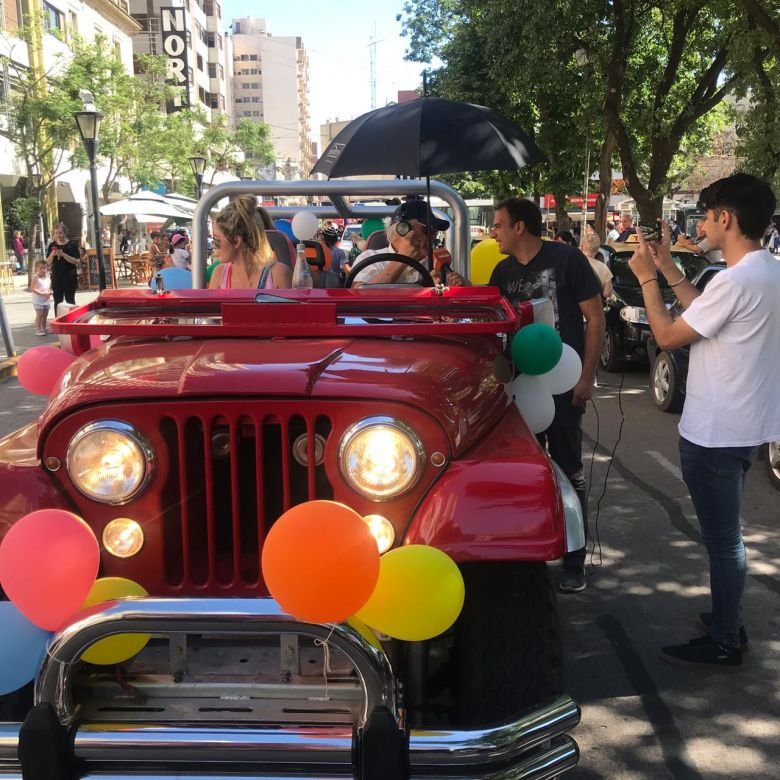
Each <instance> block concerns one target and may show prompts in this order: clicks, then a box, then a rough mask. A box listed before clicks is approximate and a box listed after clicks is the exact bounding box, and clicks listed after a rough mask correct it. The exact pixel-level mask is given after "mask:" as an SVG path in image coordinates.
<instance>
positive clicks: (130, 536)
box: [103, 517, 144, 558]
mask: <svg viewBox="0 0 780 780" xmlns="http://www.w3.org/2000/svg"><path fill="white" fill-rule="evenodd" d="M143 546H144V532H143V529H142V528H141V526H140V525H138V523H136V522H135V520H131V519H130V518H129V517H117V518H116V520H112V521H111V522H110V523H109V524H108V525H107V526H106V527H105V528H104V529H103V547H105V548H106V550H108V552H110V553H111V555H115V556H116V557H117V558H132V556H133V555H135V554H136V553H138V552H140V551H141V548H142V547H143Z"/></svg>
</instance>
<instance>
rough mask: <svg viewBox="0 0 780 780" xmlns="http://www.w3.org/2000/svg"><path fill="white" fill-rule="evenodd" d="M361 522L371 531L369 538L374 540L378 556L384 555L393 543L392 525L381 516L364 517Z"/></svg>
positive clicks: (393, 530)
mask: <svg viewBox="0 0 780 780" xmlns="http://www.w3.org/2000/svg"><path fill="white" fill-rule="evenodd" d="M363 521H364V522H365V523H366V525H367V526H368V530H369V531H371V536H373V537H374V539H376V546H377V548H378V549H379V554H380V555H381V554H382V553H386V552H387V551H388V550H389V549H390V548H391V547H392V546H393V542H394V541H395V529H394V528H393V524H392V523H391V522H390V521H389V520H388V519H387V518H386V517H384V516H383V515H366V516H365V517H364V518H363Z"/></svg>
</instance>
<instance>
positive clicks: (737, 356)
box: [629, 173, 780, 671]
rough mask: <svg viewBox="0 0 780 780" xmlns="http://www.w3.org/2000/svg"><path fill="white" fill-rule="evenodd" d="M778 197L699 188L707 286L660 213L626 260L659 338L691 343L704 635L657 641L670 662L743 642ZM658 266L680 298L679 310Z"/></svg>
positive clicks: (778, 366)
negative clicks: (715, 255)
mask: <svg viewBox="0 0 780 780" xmlns="http://www.w3.org/2000/svg"><path fill="white" fill-rule="evenodd" d="M775 204H776V199H775V195H774V193H773V192H772V190H771V188H770V187H769V185H768V184H766V182H763V181H761V180H760V179H757V178H755V177H754V176H749V175H748V174H745V173H738V174H735V175H734V176H729V177H727V178H725V179H720V180H718V181H716V182H715V183H713V184H711V185H710V186H709V187H707V188H706V189H705V190H703V192H702V193H701V197H700V199H699V204H698V205H699V207H700V208H701V209H702V211H704V212H705V214H706V217H705V221H704V234H705V235H706V237H707V239H708V241H709V244H710V247H711V248H712V249H716V250H719V251H722V252H723V257H724V259H725V261H726V266H727V267H726V269H725V270H724V271H721V272H720V273H718V274H716V275H715V276H714V278H713V279H712V281H711V282H710V283H709V284H708V285H707V287H706V288H705V289H704V291H700V290H698V289H697V288H696V287H695V286H694V285H693V284H691V282H689V281H688V280H687V279H686V278H685V275H684V274H682V273H681V272H680V270H679V268H678V267H677V265H675V263H674V260H673V258H672V253H671V249H670V234H669V225H668V223H666V222H663V223H662V226H663V238H662V240H661V242H660V243H657V244H656V243H650V244H648V243H647V242H645V240H644V237H643V236H642V233H641V231H640V232H639V234H638V241H639V248H638V249H637V251H636V252H635V253H634V255H633V257H632V258H631V260H629V268H630V269H631V270H632V271H633V273H634V275H635V276H636V278H637V279H638V280H639V283H640V285H641V287H642V294H643V296H644V303H645V310H646V311H647V317H648V319H649V321H650V328H651V330H652V331H653V336H654V337H655V340H656V342H657V344H658V346H659V347H660V348H661V349H664V350H671V349H677V348H679V347H682V346H684V345H686V344H690V345H691V354H690V359H689V367H688V382H687V387H686V393H685V406H684V407H683V413H682V417H681V419H680V425H679V431H680V465H681V466H682V474H683V479H684V481H685V484H686V485H687V487H688V490H689V491H690V494H691V500H692V501H693V507H694V509H695V510H696V516H697V518H698V520H699V526H700V528H701V536H702V541H703V542H704V545H705V547H706V548H707V555H708V557H709V562H710V593H711V596H712V611H711V612H702V613H700V614H699V621H700V622H701V623H702V624H703V625H704V626H705V627H706V628H707V634H706V635H705V636H702V637H697V638H696V639H692V640H690V642H688V643H687V644H681V645H670V646H668V647H664V648H663V649H662V650H661V653H660V657H661V659H662V660H664V661H666V662H668V663H671V664H675V665H677V666H685V667H691V668H699V669H709V670H716V671H717V670H720V671H734V670H736V669H738V668H739V667H740V666H741V664H742V650H743V649H744V648H746V647H747V634H746V632H745V629H744V627H743V626H742V596H743V593H744V590H745V580H746V577H747V558H746V555H745V544H744V542H743V539H742V527H741V524H740V504H741V500H742V489H743V485H744V482H745V475H746V474H747V471H748V469H749V468H750V466H751V463H752V461H753V458H754V456H755V454H756V450H757V448H758V446H759V445H760V444H763V443H764V442H767V441H773V440H775V439H777V438H780V406H779V405H778V403H777V390H778V388H780V363H778V361H777V359H776V356H777V355H778V354H780V263H778V262H777V261H776V260H775V259H774V258H773V257H772V255H771V254H770V253H769V252H768V251H767V250H766V249H764V248H762V246H761V239H762V237H763V235H764V230H765V229H766V226H767V225H768V224H769V221H770V219H771V218H772V213H773V212H774V210H775ZM656 268H657V269H658V270H660V271H661V273H662V274H663V275H664V276H665V277H666V280H667V282H668V283H669V285H670V286H671V287H673V288H674V290H675V293H676V294H677V300H678V301H679V302H680V304H681V305H682V306H683V307H684V311H683V313H682V315H681V316H680V317H678V318H677V319H676V320H673V319H672V317H671V315H670V314H669V310H668V309H667V308H666V304H665V303H664V300H663V298H662V296H661V290H660V287H659V283H658V276H657V274H656ZM772 356H775V358H773V357H772Z"/></svg>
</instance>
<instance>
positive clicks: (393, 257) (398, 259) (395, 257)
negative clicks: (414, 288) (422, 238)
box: [344, 252, 436, 289]
mask: <svg viewBox="0 0 780 780" xmlns="http://www.w3.org/2000/svg"><path fill="white" fill-rule="evenodd" d="M386 260H390V261H392V262H394V263H403V264H404V265H408V266H409V268H414V270H415V271H417V273H418V274H420V276H422V282H421V283H420V286H421V287H433V286H434V285H435V284H436V282H434V281H433V277H432V276H431V274H430V272H429V271H428V269H427V268H426V267H425V266H424V265H423V264H422V263H419V262H418V261H417V260H414V259H413V258H411V257H407V256H406V255H399V254H398V252H379V253H377V254H375V255H374V256H373V257H367V258H366V259H365V260H362V261H361V262H360V263H358V264H357V265H356V266H355V267H354V268H353V269H352V270H351V271H350V272H349V276H347V278H346V279H345V280H344V287H346V288H347V289H349V288H350V287H352V282H354V281H355V277H356V276H357V275H358V274H359V273H360V272H361V271H362V270H363V269H364V268H368V266H370V265H376V263H384V262H385V261H386Z"/></svg>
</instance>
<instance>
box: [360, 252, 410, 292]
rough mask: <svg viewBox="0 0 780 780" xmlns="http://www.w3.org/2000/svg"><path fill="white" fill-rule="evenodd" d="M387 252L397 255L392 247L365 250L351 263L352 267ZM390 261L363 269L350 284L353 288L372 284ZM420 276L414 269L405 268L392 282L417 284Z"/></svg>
mask: <svg viewBox="0 0 780 780" xmlns="http://www.w3.org/2000/svg"><path fill="white" fill-rule="evenodd" d="M388 252H393V253H394V254H398V253H397V252H396V251H395V249H393V247H392V246H387V247H384V248H383V249H367V250H366V251H365V252H361V253H360V254H359V255H358V256H357V257H356V258H355V262H354V263H352V267H353V268H355V267H356V266H357V265H358V263H360V262H361V261H363V260H366V259H367V258H369V257H373V256H374V255H381V254H387V253H388ZM392 262H393V261H392V260H383V261H382V262H381V263H374V265H370V266H369V267H368V268H364V269H363V270H362V271H361V272H360V273H359V274H358V275H357V276H356V277H355V280H354V281H353V283H352V286H353V287H360V286H362V285H364V284H373V283H374V281H373V280H374V279H375V278H376V277H377V276H379V274H381V273H382V271H384V270H385V268H387V266H388V265H389V264H390V263H392ZM420 281H421V279H420V274H418V273H417V271H415V270H414V268H405V269H404V270H403V271H402V272H401V275H400V276H399V277H398V278H397V279H396V280H395V282H393V284H417V283H418V282H420Z"/></svg>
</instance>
